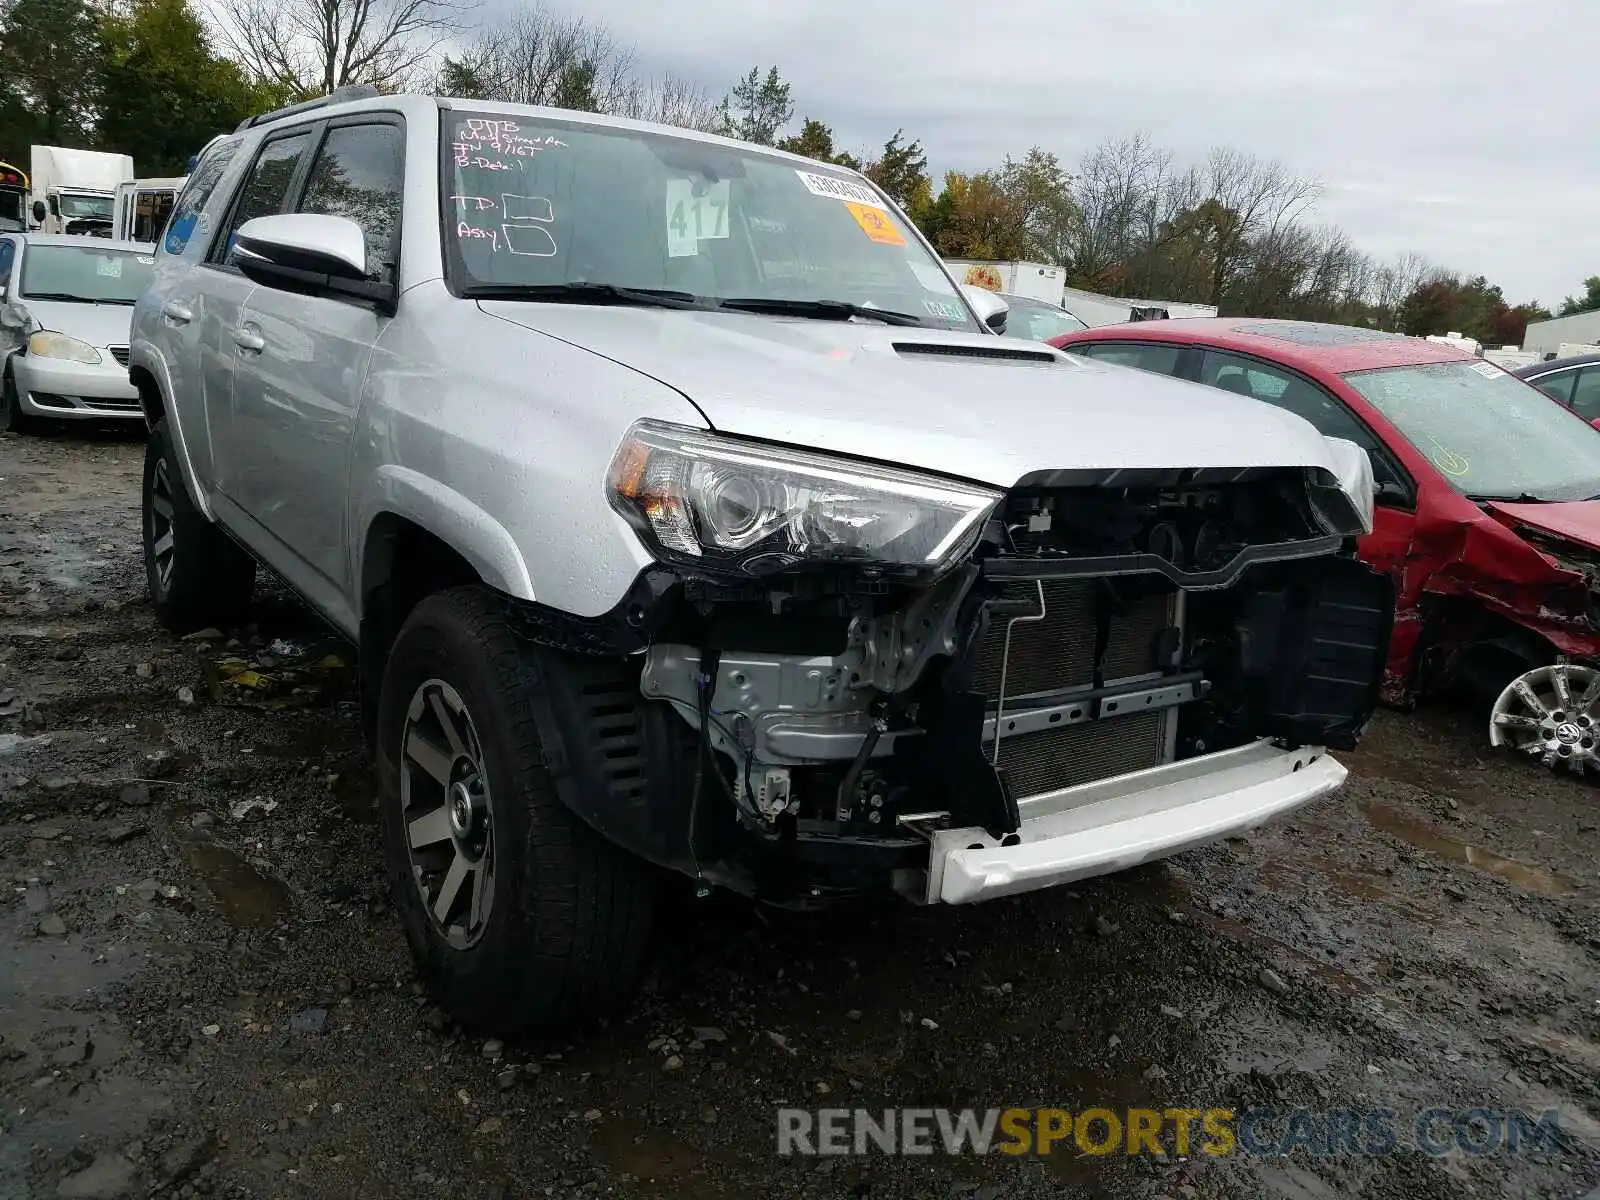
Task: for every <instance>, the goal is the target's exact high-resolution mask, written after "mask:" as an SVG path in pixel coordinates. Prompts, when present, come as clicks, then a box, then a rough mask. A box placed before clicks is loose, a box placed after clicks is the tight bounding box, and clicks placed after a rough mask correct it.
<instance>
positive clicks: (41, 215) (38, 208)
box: [33, 196, 55, 225]
mask: <svg viewBox="0 0 1600 1200" xmlns="http://www.w3.org/2000/svg"><path fill="white" fill-rule="evenodd" d="M50 199H51V201H52V202H54V200H55V197H54V196H52V197H51V198H50ZM49 215H50V212H49V210H48V209H46V208H45V206H44V201H43V200H35V201H34V202H33V220H34V223H35V224H36V225H43V224H44V219H45V218H46V217H47V216H49Z"/></svg>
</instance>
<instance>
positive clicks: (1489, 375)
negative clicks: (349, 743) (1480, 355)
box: [1472, 362, 1505, 379]
mask: <svg viewBox="0 0 1600 1200" xmlns="http://www.w3.org/2000/svg"><path fill="white" fill-rule="evenodd" d="M1472 369H1473V370H1474V371H1476V372H1477V373H1478V374H1479V375H1482V376H1483V377H1484V378H1485V379H1496V378H1498V377H1499V376H1501V375H1504V374H1505V372H1504V371H1502V370H1501V369H1500V368H1499V367H1497V366H1495V365H1494V364H1493V363H1492V362H1475V363H1473V364H1472Z"/></svg>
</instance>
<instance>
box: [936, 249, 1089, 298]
mask: <svg viewBox="0 0 1600 1200" xmlns="http://www.w3.org/2000/svg"><path fill="white" fill-rule="evenodd" d="M945 263H946V265H947V266H948V267H949V268H950V270H951V272H952V273H953V274H954V275H955V277H956V280H957V281H958V282H960V283H967V284H971V285H972V286H973V287H981V288H987V289H988V290H989V291H991V292H999V293H1000V294H1001V295H1004V296H1026V297H1027V298H1028V299H1029V300H1043V301H1044V302H1045V303H1046V304H1055V305H1060V303H1061V291H1062V289H1063V288H1064V287H1065V286H1066V283H1067V273H1066V272H1065V271H1064V270H1062V269H1061V268H1060V267H1052V266H1050V265H1049V264H1048V263H1030V262H984V261H981V260H979V259H975V258H950V259H946V260H945Z"/></svg>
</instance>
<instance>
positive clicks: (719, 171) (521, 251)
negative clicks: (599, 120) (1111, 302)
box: [442, 112, 981, 332]
mask: <svg viewBox="0 0 1600 1200" xmlns="http://www.w3.org/2000/svg"><path fill="white" fill-rule="evenodd" d="M444 121H445V129H444V134H445V136H444V137H443V139H442V142H443V153H444V162H443V171H444V177H445V179H446V181H447V185H448V186H447V203H446V208H445V212H444V226H445V228H444V233H445V245H446V251H447V254H448V255H449V259H450V264H451V278H452V282H453V283H455V284H456V285H457V287H458V290H464V291H467V292H468V293H470V292H471V291H473V290H474V289H480V294H482V292H481V289H483V288H484V287H485V285H488V286H490V287H495V286H498V287H511V288H515V287H530V288H551V287H553V286H559V285H566V284H572V283H576V282H582V283H589V284H602V285H610V286H611V287H613V288H624V289H629V290H630V291H631V292H633V293H636V294H637V293H644V292H650V291H669V292H673V293H681V294H682V295H683V296H686V297H690V298H692V299H693V301H694V302H695V303H696V304H697V305H703V306H705V307H713V306H715V304H716V303H717V302H718V301H723V300H760V301H768V300H770V301H774V302H782V304H784V305H789V306H798V307H803V306H804V305H805V304H807V303H811V304H815V303H817V302H824V301H825V302H832V303H833V304H835V305H844V306H857V307H865V308H867V309H871V308H878V309H882V310H885V311H889V312H895V313H903V314H908V315H910V316H914V318H915V322H916V323H918V324H924V325H931V326H936V327H939V328H943V329H960V330H965V331H969V332H981V331H980V330H979V328H978V325H977V322H976V321H975V320H974V319H973V317H972V315H971V313H970V312H969V311H968V309H967V308H966V306H965V305H964V304H963V303H962V302H961V299H960V297H959V295H958V294H957V292H956V289H955V285H954V284H953V283H951V281H950V278H949V276H948V275H946V274H945V272H944V270H943V268H942V267H941V266H940V265H939V263H938V261H937V260H936V259H934V257H933V256H932V255H931V254H930V253H929V252H928V251H927V250H926V249H924V247H923V245H922V243H921V242H920V241H919V240H918V239H917V237H916V235H915V233H914V232H913V231H912V230H911V229H910V228H909V227H908V226H907V225H906V224H905V222H904V221H903V219H902V218H901V217H900V216H899V214H897V213H895V212H892V211H891V210H890V207H889V204H888V202H887V201H885V200H884V199H883V198H882V197H881V196H880V195H879V194H878V192H877V191H876V190H875V189H873V188H871V187H869V186H868V185H867V184H865V183H863V182H862V181H861V180H860V179H858V178H855V177H853V176H850V175H847V174H845V173H843V172H841V171H836V170H833V169H830V168H827V167H824V166H820V165H819V166H816V167H815V169H811V168H806V169H796V166H795V164H794V163H793V162H790V161H787V160H785V159H781V158H777V157H774V156H772V155H770V154H767V153H763V152H762V151H761V150H760V149H758V148H755V147H752V148H750V149H744V148H742V147H731V146H723V145H716V144H711V143H707V142H701V141H697V140H694V139H692V138H688V137H680V136H674V135H671V134H667V133H654V132H645V131H641V130H636V129H609V128H605V127H601V126H595V125H587V124H583V123H579V122H571V121H560V120H546V119H543V118H537V119H536V118H533V117H527V116H511V115H503V114H495V113H484V114H481V115H477V116H471V115H467V114H464V113H461V112H447V113H445V114H444ZM549 298H555V297H549ZM639 298H640V297H639V296H638V295H635V296H633V297H631V299H636V300H637V299H639ZM766 311H773V309H770V308H769V309H766ZM827 311H828V313H830V314H831V315H832V316H833V318H834V319H839V317H840V315H841V314H843V315H849V312H847V310H846V309H844V308H842V307H838V308H829V309H828V310H827ZM802 315H803V314H802ZM857 316H858V317H859V316H860V314H857ZM900 323H902V324H905V323H908V322H906V321H901V322H900Z"/></svg>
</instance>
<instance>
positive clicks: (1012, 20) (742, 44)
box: [483, 0, 1600, 303]
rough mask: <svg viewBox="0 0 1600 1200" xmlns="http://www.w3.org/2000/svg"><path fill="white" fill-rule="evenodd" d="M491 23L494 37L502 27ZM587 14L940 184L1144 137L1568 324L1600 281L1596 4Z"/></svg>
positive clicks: (1241, 2)
mask: <svg viewBox="0 0 1600 1200" xmlns="http://www.w3.org/2000/svg"><path fill="white" fill-rule="evenodd" d="M510 2H511V0H486V5H487V7H486V8H485V9H484V10H483V12H484V15H485V16H486V17H490V18H492V16H493V15H494V13H495V11H496V10H495V8H494V6H495V5H497V4H498V5H505V4H508V3H510ZM583 11H584V12H585V14H586V15H587V16H589V17H590V18H592V19H595V20H598V21H601V22H604V23H605V24H606V25H607V26H608V27H609V28H610V29H611V30H612V31H613V32H614V33H615V34H616V35H617V36H618V38H619V39H620V40H621V41H623V42H625V43H629V44H632V45H633V46H635V47H636V48H637V50H638V54H639V59H640V63H641V66H642V67H643V68H644V69H646V70H648V71H658V72H659V71H669V70H670V71H673V72H676V73H678V74H682V75H686V76H688V77H690V78H693V79H695V80H696V81H697V82H700V83H701V84H703V85H704V86H706V87H707V88H708V89H709V90H713V91H716V92H719V93H720V92H721V91H723V90H724V89H726V88H727V87H728V86H729V85H730V84H731V83H732V82H733V80H734V79H736V78H737V77H738V76H740V75H742V74H743V73H744V72H746V71H747V70H749V68H750V67H751V66H753V65H756V64H758V63H759V64H761V65H762V66H763V67H765V66H766V65H768V64H776V65H777V66H778V69H779V71H780V72H781V73H782V74H783V75H784V77H785V78H787V79H788V80H790V81H791V82H792V83H793V85H794V98H795V102H796V114H797V117H798V116H799V115H807V116H814V117H817V118H819V119H821V120H823V121H826V122H827V123H828V124H830V125H832V126H833V128H834V131H835V134H836V139H837V141H838V143H839V144H840V145H842V146H844V147H847V148H867V147H875V146H878V145H881V144H882V142H883V140H884V138H885V137H887V136H888V135H889V134H890V133H892V132H893V131H894V130H895V129H896V128H904V129H905V130H906V132H907V133H908V134H909V135H910V136H913V137H917V138H920V139H921V140H922V143H923V145H924V146H925V147H926V148H927V150H928V153H929V160H930V166H931V167H932V168H933V170H934V171H935V172H936V173H938V172H942V171H944V170H947V169H961V170H971V169H981V168H982V167H985V166H989V165H992V164H996V163H998V162H999V161H1000V160H1001V159H1002V158H1003V157H1004V156H1005V155H1006V154H1008V153H1009V154H1013V155H1020V154H1021V153H1022V152H1024V151H1026V150H1027V148H1028V147H1029V146H1031V145H1035V144H1037V145H1040V146H1043V147H1044V148H1045V149H1047V150H1051V151H1054V152H1055V153H1057V154H1058V155H1060V156H1061V158H1062V160H1063V162H1064V163H1066V164H1068V165H1069V166H1070V165H1071V164H1073V163H1074V162H1076V160H1077V158H1078V157H1079V155H1080V154H1082V152H1083V151H1084V150H1086V149H1087V148H1088V147H1090V146H1092V145H1093V144H1094V143H1096V142H1098V141H1100V140H1101V139H1102V138H1105V137H1107V136H1115V135H1122V134H1127V133H1132V132H1135V131H1139V130H1143V131H1145V132H1147V133H1149V134H1150V135H1151V136H1152V137H1153V138H1155V139H1156V140H1157V141H1158V142H1160V143H1161V144H1162V145H1164V146H1167V147H1169V148H1171V149H1172V150H1173V151H1175V152H1176V153H1177V154H1178V156H1179V157H1180V159H1188V158H1196V157H1199V156H1200V155H1201V154H1203V153H1204V151H1205V149H1206V148H1207V147H1208V146H1211V145H1215V144H1219V143H1226V144H1230V145H1235V146H1239V147H1242V148H1244V149H1247V150H1249V151H1251V152H1253V153H1256V154H1258V155H1261V156H1263V157H1274V158H1282V159H1283V160H1285V161H1286V162H1288V163H1290V164H1291V165H1293V166H1294V167H1295V168H1296V169H1297V170H1300V171H1303V172H1306V173H1309V174H1314V175H1316V176H1318V177H1320V178H1321V179H1322V180H1323V182H1324V184H1325V185H1326V194H1325V197H1324V200H1323V202H1322V204H1321V206H1320V208H1319V209H1318V214H1317V215H1318V217H1319V218H1320V219H1322V220H1326V221H1330V222H1334V223H1337V224H1339V225H1341V226H1343V227H1344V228H1345V229H1346V230H1347V231H1348V232H1349V234H1350V236H1351V237H1352V239H1354V240H1355V242H1356V243H1357V244H1358V245H1360V246H1361V247H1362V248H1363V249H1366V250H1367V251H1368V252H1370V253H1373V254H1375V255H1378V256H1380V257H1387V256H1393V255H1398V254H1401V253H1405V252H1408V251H1416V252H1418V253H1421V254H1423V255H1425V256H1426V257H1427V258H1428V259H1430V260H1431V261H1433V262H1435V263H1437V264H1439V265H1441V266H1447V267H1450V268H1452V269H1458V270H1463V271H1471V272H1482V273H1484V274H1486V275H1488V276H1489V278H1490V280H1491V281H1493V282H1496V283H1499V284H1500V285H1501V286H1502V287H1503V288H1504V289H1505V291H1506V295H1507V298H1508V299H1509V300H1510V301H1511V302H1513V303H1515V302H1517V301H1519V300H1523V299H1533V298H1538V299H1541V300H1543V301H1545V302H1546V303H1554V302H1555V301H1557V300H1559V299H1560V297H1561V296H1562V295H1563V294H1565V293H1568V292H1574V291H1577V290H1579V286H1580V285H1579V281H1580V280H1581V279H1582V278H1583V277H1584V276H1586V275H1589V274H1594V273H1597V272H1600V247H1596V246H1595V238H1594V235H1593V233H1592V230H1593V228H1594V226H1595V214H1596V213H1597V212H1600V158H1596V156H1595V155H1594V154H1593V152H1592V149H1593V146H1594V145H1595V135H1594V131H1593V128H1592V126H1593V123H1594V115H1593V114H1594V105H1593V96H1592V85H1591V83H1590V81H1591V80H1592V78H1593V63H1592V57H1593V54H1594V49H1595V46H1596V45H1597V44H1600V36H1597V35H1600V5H1595V4H1593V0H1546V2H1545V3H1543V4H1539V5H1534V4H1529V3H1523V2H1519V0H1335V2H1334V3H1332V4H1324V5H1315V4H1298V3H1293V2H1291V0H1211V2H1209V3H1207V2H1201V0H1193V2H1184V0H1115V2H1110V3H1108V2H1105V0H1095V2H1093V3H1092V4H1085V3H1081V2H1080V3H1076V4H1071V5H1059V6H1050V5H1032V4H1012V5H1005V4H998V5H987V6H980V5H974V4H972V3H970V2H965V0H917V2H916V3H912V2H911V0H875V2H874V3H871V4H864V3H862V2H861V0H786V2H784V0H747V2H746V3H744V4H742V5H739V6H737V7H736V8H735V7H733V6H729V5H727V4H726V3H723V2H720V0H674V3H672V4H671V5H662V4H659V3H643V2H641V0H604V2H603V3H596V4H591V5H589V6H587V7H586V8H585V9H584V10H583Z"/></svg>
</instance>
